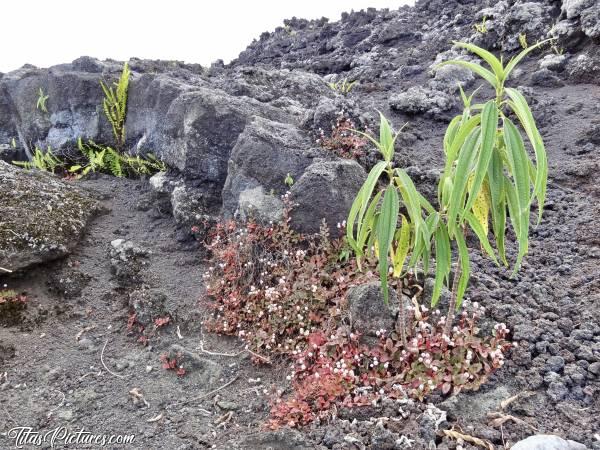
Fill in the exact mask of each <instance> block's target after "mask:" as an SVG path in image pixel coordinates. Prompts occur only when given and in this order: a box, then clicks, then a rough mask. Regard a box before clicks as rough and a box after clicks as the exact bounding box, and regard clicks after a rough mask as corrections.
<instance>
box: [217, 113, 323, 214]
mask: <svg viewBox="0 0 600 450" xmlns="http://www.w3.org/2000/svg"><path fill="white" fill-rule="evenodd" d="M319 155H320V153H319V151H317V150H311V146H310V142H309V140H308V139H307V137H306V136H305V135H304V134H303V133H301V132H300V130H299V129H298V128H297V127H295V126H293V125H289V124H282V123H278V122H273V121H271V120H267V119H263V118H261V117H255V118H254V119H253V120H252V122H251V123H249V124H248V125H247V126H246V128H245V129H244V131H243V133H241V134H240V136H239V138H238V139H237V141H236V143H235V146H234V148H233V150H232V152H231V159H230V160H229V167H228V170H227V179H226V181H225V186H224V188H223V194H222V199H223V213H224V215H225V216H226V217H232V216H235V215H236V213H237V214H238V215H239V214H242V215H244V214H245V213H244V211H240V210H239V202H240V196H241V194H242V192H246V193H245V194H244V199H243V201H244V209H245V210H246V211H249V210H250V209H252V208H256V209H257V210H260V209H261V205H262V206H265V205H269V204H271V205H274V204H275V203H277V202H275V203H274V202H271V201H266V199H265V195H271V194H272V195H280V194H281V193H284V192H285V191H286V190H287V189H288V187H287V186H286V184H285V183H284V181H285V178H286V176H287V174H288V173H289V174H290V176H291V177H292V178H293V179H294V180H298V179H299V178H300V177H301V176H302V174H303V173H304V171H305V169H306V168H307V167H308V166H309V165H310V164H311V163H312V161H313V159H314V158H315V157H316V156H319ZM257 187H260V189H259V190H258V191H252V190H253V189H255V188H257ZM248 191H249V192H248ZM261 191H262V194H261V195H256V194H258V192H261ZM253 201H257V202H259V203H260V205H259V204H258V203H256V204H253V203H252V202H253ZM278 208H279V206H278ZM273 214H274V215H278V214H279V213H278V212H273ZM262 215H266V216H270V215H272V214H271V213H268V211H263V213H262Z"/></svg>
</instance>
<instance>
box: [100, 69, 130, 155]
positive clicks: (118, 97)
mask: <svg viewBox="0 0 600 450" xmlns="http://www.w3.org/2000/svg"><path fill="white" fill-rule="evenodd" d="M130 77H131V70H130V69H129V66H128V64H127V63H125V64H124V65H123V71H122V72H121V76H120V77H119V81H118V82H117V83H113V86H108V85H106V84H105V83H104V82H103V81H100V86H101V87H102V91H103V92H104V99H103V100H102V109H103V110H104V115H105V116H106V118H107V119H108V121H109V122H110V124H111V126H112V130H113V135H114V137H115V141H116V143H117V148H118V149H121V148H122V147H123V145H125V118H126V116H127V92H128V91H129V78H130Z"/></svg>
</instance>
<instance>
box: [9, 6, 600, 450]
mask: <svg viewBox="0 0 600 450" xmlns="http://www.w3.org/2000/svg"><path fill="white" fill-rule="evenodd" d="M482 23H483V24H485V29H486V32H484V33H481V32H477V31H476V30H475V27H474V25H475V24H482ZM520 33H524V34H525V36H526V38H527V40H528V42H529V43H532V42H534V41H535V40H537V39H542V38H545V37H549V36H557V37H558V38H559V40H558V42H557V44H556V46H555V48H554V49H551V48H549V47H547V48H545V49H544V50H543V51H538V52H534V53H533V54H532V55H531V56H530V57H529V58H528V59H527V61H526V62H525V63H524V64H523V65H522V68H521V70H520V71H518V72H517V73H515V76H514V77H513V78H512V79H511V80H510V81H509V83H510V84H511V85H513V86H521V87H522V89H523V90H524V92H525V93H526V95H527V97H528V100H529V101H530V103H531V105H532V109H533V110H534V113H535V116H536V119H537V120H538V123H539V124H540V130H541V133H542V135H543V136H544V138H545V142H546V148H547V151H548V159H549V164H550V175H549V177H550V180H549V186H548V199H549V201H548V205H547V209H546V211H545V212H544V217H543V221H542V223H541V224H540V225H539V226H538V227H537V228H534V229H533V230H532V238H531V244H530V247H531V248H530V253H529V255H528V256H527V258H526V261H525V263H524V265H523V269H522V271H521V272H520V273H519V275H518V276H516V277H515V278H513V279H509V274H508V273H506V272H505V271H503V270H500V269H497V268H496V267H494V266H493V265H491V264H490V263H489V262H487V261H485V260H483V259H480V258H478V257H477V255H474V259H473V265H474V275H473V279H472V283H471V286H470V288H469V291H468V297H469V298H470V300H472V301H478V302H479V303H481V304H483V305H484V306H485V307H486V310H487V317H486V320H487V321H488V323H489V326H490V327H491V326H492V324H493V323H495V322H504V323H506V324H507V325H508V326H509V328H511V330H512V334H511V338H512V340H513V341H515V342H516V343H518V346H517V347H516V348H515V349H514V350H513V351H512V353H511V355H510V358H509V360H508V361H507V364H506V365H505V367H504V368H503V369H502V370H501V371H499V372H498V373H496V374H495V375H494V376H493V378H492V379H491V380H490V381H489V382H488V383H487V384H485V385H484V386H483V388H482V389H481V390H480V391H478V392H473V393H463V394H460V395H458V396H456V397H451V398H441V397H439V398H437V397H436V398H431V399H429V401H428V403H427V404H418V403H411V402H407V403H402V404H395V403H391V402H390V403H384V404H383V405H378V406H377V407H375V408H363V409H357V410H353V411H344V410H340V411H338V418H337V419H336V420H335V421H333V422H332V423H323V424H315V425H314V426H312V427H310V428H309V429H305V430H300V431H292V430H280V431H277V432H267V431H266V430H263V429H261V426H262V424H263V423H264V421H265V419H266V418H267V416H268V412H269V400H270V394H271V393H272V392H274V391H275V390H277V389H286V388H287V386H288V384H287V381H286V375H287V366H286V364H285V362H277V361H275V362H273V364H272V365H271V366H263V367H258V366H256V365H253V364H252V363H251V361H250V358H249V355H248V353H247V352H245V351H244V350H243V348H242V347H241V345H240V344H239V343H238V342H236V341H235V340H230V339H224V338H219V337H216V336H213V335H209V334H207V333H202V328H201V325H200V323H201V320H202V318H203V317H204V316H205V315H206V314H209V311H208V310H207V309H206V305H205V304H204V303H198V302H199V300H200V299H201V298H202V297H203V288H204V287H203V283H202V276H201V274H202V273H203V272H204V270H205V267H204V264H205V262H204V259H205V254H204V252H203V250H202V248H201V246H200V245H199V244H198V242H197V241H195V240H194V239H192V237H191V235H190V228H191V226H192V225H202V224H203V223H205V222H212V221H213V220H215V219H216V218H217V217H219V216H226V217H232V216H236V217H240V218H244V217H247V216H249V215H254V216H255V217H258V218H259V219H262V220H274V219H277V218H278V217H281V212H282V208H283V205H282V204H281V202H280V201H279V198H278V195H277V194H280V193H282V192H283V191H285V189H286V186H285V185H284V183H283V180H284V179H285V177H286V175H287V174H290V175H291V176H292V177H293V179H294V180H295V181H296V182H295V183H294V186H293V187H292V189H291V191H292V192H291V195H292V197H293V198H295V199H296V201H297V202H298V203H299V206H298V207H297V208H296V209H295V211H294V212H293V216H292V217H293V223H294V226H295V227H296V228H297V229H300V230H302V231H314V230H315V226H317V227H318V223H319V219H321V218H323V217H324V218H326V219H327V220H328V223H330V224H335V223H337V222H339V221H341V220H343V219H344V218H345V215H346V211H347V209H348V206H349V202H350V201H351V200H352V195H351V194H350V193H351V192H353V190H356V189H357V188H358V186H360V183H361V182H362V177H363V176H364V173H365V170H368V169H369V168H370V166H371V165H372V164H373V161H374V160H375V159H374V154H373V153H367V154H366V155H365V156H364V157H362V158H360V159H359V160H358V161H354V160H347V159H341V158H339V157H337V156H336V155H334V154H332V153H331V152H328V151H327V150H326V149H324V148H321V147H320V146H319V145H318V144H317V143H316V142H315V141H316V139H317V138H318V137H319V136H320V130H321V129H322V130H323V131H324V133H326V134H327V133H328V132H329V130H330V129H331V126H332V125H333V124H334V123H335V121H336V119H337V118H338V116H339V113H340V111H344V113H345V114H347V115H348V116H349V117H351V118H352V119H354V120H355V121H356V123H357V124H359V125H361V126H370V127H373V126H374V123H375V118H376V111H375V110H376V109H379V110H381V111H383V112H384V113H385V114H386V115H387V116H388V117H389V118H390V119H391V120H392V122H393V123H394V124H395V125H396V126H399V125H401V124H403V123H404V122H406V121H408V122H409V125H408V126H407V127H406V128H405V133H403V135H402V136H401V137H400V138H399V142H398V146H397V160H398V162H399V163H400V164H402V165H403V166H404V167H407V170H408V172H409V173H410V175H411V176H412V177H413V178H414V179H415V180H416V181H417V183H418V185H419V188H420V189H422V190H423V191H424V192H425V193H426V194H429V195H430V196H431V195H433V193H434V192H435V191H434V189H435V184H436V182H437V177H438V174H439V168H440V167H441V164H442V150H441V145H440V142H441V139H442V136H443V133H444V130H445V127H446V125H447V123H448V122H449V120H450V119H451V118H452V117H453V115H454V114H456V113H457V111H458V103H459V99H458V96H457V91H456V89H457V88H456V83H457V82H461V83H462V84H463V86H464V87H465V89H466V90H468V91H472V90H473V89H474V88H476V87H477V86H479V84H480V82H479V80H475V78H473V77H472V76H471V75H470V74H469V73H467V72H465V71H462V70H456V69H452V70H449V69H444V70H436V69H434V67H433V64H434V62H440V61H443V60H446V59H450V58H453V57H456V56H457V55H459V54H461V53H460V52H459V51H458V50H456V49H452V48H451V41H452V40H453V39H463V40H469V41H471V42H475V43H477V44H478V45H483V46H486V47H487V48H489V49H490V50H492V51H496V52H498V51H502V52H504V53H506V54H507V55H511V54H512V53H514V52H515V51H516V50H518V47H519V40H518V36H519V34H520ZM599 39H600V5H599V4H598V2H596V1H593V0H591V1H590V0H587V1H585V0H584V1H570V0H564V1H562V2H561V1H539V2H523V1H520V0H517V1H513V0H510V1H501V2H485V1H472V2H469V1H461V2H456V1H449V2H445V1H443V2H442V1H435V0H429V1H419V2H418V3H417V6H416V7H415V8H407V7H406V8H401V9H400V10H397V11H375V10H368V11H363V12H356V13H351V14H346V15H344V16H343V17H342V20H341V21H340V22H328V21H326V20H317V21H304V20H300V19H294V20H290V21H288V22H286V24H285V26H284V27H281V28H279V29H277V30H276V31H274V32H272V33H264V34H263V35H262V36H261V37H260V39H259V40H257V41H255V42H254V43H252V44H251V45H250V46H249V47H248V49H247V50H246V51H245V52H243V53H242V54H241V55H240V57H239V58H238V59H237V60H236V61H234V62H233V63H232V64H231V65H228V66H224V65H222V64H220V63H216V64H214V65H213V66H212V67H210V68H208V69H205V68H201V67H199V66H194V65H184V64H181V63H176V62H157V61H142V60H132V61H131V62H130V66H131V68H132V70H133V78H132V82H131V90H130V95H129V110H128V116H127V130H128V136H127V143H128V146H129V147H130V148H132V149H133V151H134V152H135V151H140V152H144V151H152V152H154V153H156V154H157V155H159V156H160V157H162V158H163V159H164V160H165V162H166V163H167V164H168V165H169V166H170V170H169V172H168V173H167V174H166V175H164V176H159V177H155V178H153V179H152V180H151V183H149V182H148V181H147V180H137V181H135V180H120V179H115V178H112V177H108V176H98V177H93V178H92V179H87V180H83V181H77V182H74V181H71V182H69V184H70V185H75V186H76V187H77V188H78V189H76V190H74V189H73V188H72V187H64V186H63V187H62V188H61V187H60V186H59V185H60V183H59V182H58V181H56V180H54V179H52V181H48V180H46V181H44V179H43V178H44V177H42V179H41V180H40V179H38V178H39V177H38V176H37V175H35V176H33V177H34V178H35V180H34V179H33V178H30V179H28V180H27V181H23V180H24V179H25V178H21V175H14V174H15V173H16V172H15V171H14V170H13V169H8V168H6V165H3V164H1V162H0V180H2V181H3V182H2V184H1V185H0V202H1V203H0V213H1V215H0V237H2V241H0V267H5V268H14V269H18V268H22V269H23V270H22V271H19V272H17V273H14V274H7V273H4V272H3V271H0V288H2V286H3V285H4V284H6V285H7V287H8V288H9V289H13V290H15V291H17V292H25V293H26V294H27V298H28V301H27V308H26V309H25V310H24V311H23V312H19V314H18V315H17V318H18V320H13V319H14V316H13V315H11V316H10V320H5V319H7V318H8V317H9V316H3V317H0V399H1V400H2V401H1V402H0V408H1V409H0V412H1V413H2V414H0V431H2V432H4V431H5V430H8V429H10V428H11V427H13V426H17V425H28V426H33V427H34V428H36V429H42V430H50V429H52V428H55V427H56V426H59V425H69V426H71V427H82V426H83V427H85V428H87V429H89V430H92V431H93V432H96V433H108V434H116V433H135V434H136V436H137V440H136V444H135V445H134V446H133V447H132V448H181V449H184V448H190V449H191V448H223V449H228V448H240V449H247V448H257V449H258V448H269V447H270V448H280V449H304V448H336V449H342V448H344V449H345V448H348V449H353V448H374V449H380V448H381V449H387V448H409V446H408V445H409V443H411V442H412V448H432V447H430V445H431V442H433V445H436V446H437V448H441V449H443V448H455V447H456V440H454V439H450V438H449V437H447V436H445V435H444V434H443V431H442V430H444V429H445V430H450V429H454V430H455V431H461V432H464V433H465V434H468V435H473V436H477V437H479V438H481V439H486V440H488V441H490V442H492V443H493V444H494V445H495V446H496V447H497V448H498V447H499V448H505V446H506V447H508V446H509V445H510V444H513V443H515V442H516V441H518V440H520V439H522V438H525V437H527V436H529V435H533V434H540V433H551V434H557V435H559V436H561V437H563V438H567V439H572V440H574V441H577V442H580V443H583V445H585V446H587V448H600V420H599V419H598V417H600V284H599V282H598V279H600V272H599V269H598V258H599V257H600V234H599V233H598V230H597V225H596V224H597V221H598V220H600V202H599V201H598V198H599V196H600V189H599V187H598V186H599V185H598V183H597V180H596V179H595V173H596V172H597V170H598V167H599V163H600V157H599V156H598V155H599V153H598V151H599V149H600V123H599V122H598V115H599V114H600V85H599V84H598V80H599V79H600V52H599V50H598V49H599V48H600V45H599V44H600V41H599ZM120 67H121V64H120V63H116V62H112V61H105V62H100V61H97V60H94V59H92V58H87V57H84V58H80V59H78V60H76V61H74V62H73V63H71V64H65V65H61V66H55V67H53V68H50V69H37V68H34V67H24V68H22V69H20V70H18V71H15V72H11V73H9V74H2V75H0V91H1V92H2V95H0V157H1V158H2V159H5V160H7V161H10V160H12V159H15V158H24V157H25V156H26V155H27V154H28V153H31V151H32V148H33V147H34V146H35V145H39V146H41V147H43V148H46V146H47V145H51V146H52V147H53V148H54V149H57V151H58V152H64V153H68V152H70V151H73V148H74V142H75V140H76V139H77V138H78V137H80V136H83V137H84V138H89V139H94V140H97V141H99V142H107V141H109V140H110V125H109V124H108V123H106V122H105V121H104V117H103V116H102V114H101V111H100V109H99V104H100V102H101V96H102V92H101V90H100V89H99V85H98V80H99V79H102V78H110V77H111V76H115V74H117V73H118V71H119V70H120ZM344 78H348V79H349V80H358V83H357V85H356V86H355V87H354V88H353V90H352V91H351V92H350V93H349V94H347V95H342V94H341V93H339V92H334V91H333V90H332V89H330V88H329V87H328V86H327V84H326V81H337V80H341V79H344ZM40 86H43V87H44V90H45V92H47V93H48V95H49V99H48V111H49V112H48V113H47V114H46V113H43V112H41V111H39V110H36V108H35V103H36V96H37V92H38V88H39V87H40ZM485 94H486V92H485V90H482V95H485ZM15 176H16V177H18V178H15ZM28 176H29V175H28ZM15 180H16V181H15ZM22 183H25V184H26V185H27V186H30V188H29V189H28V188H27V187H23V186H24V185H23V184H22ZM35 183H41V185H39V186H38V185H37V184H35ZM342 183H343V186H344V189H339V186H340V185H341V184H342ZM33 186H36V188H35V189H34V187H33ZM38 187H39V189H38ZM46 189H47V190H46ZM35 192H41V194H38V195H32V194H33V193H35ZM46 194H47V196H46V197H44V195H46ZM73 196H75V197H77V198H80V200H81V202H82V204H83V205H84V206H85V207H84V208H81V209H77V208H73V207H72V204H71V203H70V202H71V200H72V198H73ZM15 198H21V199H22V201H20V202H15ZM315 199H318V200H319V201H315ZM21 205H22V206H21ZM48 206H50V207H51V208H50V209H49V208H48ZM56 206H58V208H59V211H61V212H63V214H62V216H61V215H55V214H54V212H55V210H53V209H52V208H53V207H56ZM44 208H45V209H44ZM65 216H67V217H65ZM18 218H21V219H23V218H25V219H32V218H35V220H25V221H22V222H18V221H17V219H18ZM57 220H58V221H59V222H60V223H62V224H63V225H64V226H65V227H72V228H70V229H72V232H71V231H70V229H69V230H68V231H65V230H64V229H61V230H60V231H61V232H60V233H59V234H53V233H50V232H48V231H47V230H46V231H45V232H44V228H43V227H42V228H41V230H42V231H43V232H44V233H45V234H46V235H49V236H50V237H51V238H53V239H54V244H56V245H54V246H53V245H49V246H45V245H42V246H41V247H38V246H36V245H33V244H35V242H33V243H32V241H28V244H27V245H25V246H23V247H20V248H17V247H16V245H17V244H19V242H16V241H15V239H14V238H15V235H14V232H16V233H17V234H18V235H19V236H21V235H22V234H23V231H24V230H30V229H31V228H27V227H31V226H32V224H33V225H35V224H38V225H39V224H42V223H44V224H45V223H46V221H57ZM86 224H87V226H86ZM9 229H10V230H13V232H8V231H6V230H9ZM57 229H58V228H57ZM15 230H16V231H15ZM83 230H85V232H83ZM38 231H39V230H38ZM203 231H204V229H201V230H200V231H199V232H197V233H196V237H198V238H201V237H202V232H203ZM82 233H83V234H82ZM80 236H82V237H81V239H80V240H79V241H78V239H79V237H80ZM36 238H37V237H36ZM43 242H44V244H46V243H47V242H46V241H43ZM48 242H50V241H48ZM21 244H22V243H21ZM30 244H31V245H30ZM474 253H475V252H474ZM65 255H66V257H65ZM58 257H62V259H56V258H58ZM34 263H42V264H38V265H33V266H32V264H34ZM132 312H135V313H136V314H137V318H138V320H139V321H141V322H143V324H144V325H145V326H146V328H147V329H152V330H153V331H152V333H151V337H150V339H149V342H148V343H147V345H146V346H144V345H143V343H140V342H137V340H138V335H137V334H136V329H135V327H133V328H132V329H128V320H129V319H130V313H132ZM156 316H160V317H167V316H168V317H170V319H169V323H168V324H166V325H165V326H160V327H158V326H157V325H156V324H154V323H152V318H154V317H156ZM177 353H183V354H184V356H185V360H187V361H189V364H188V365H186V374H185V376H183V377H178V376H177V374H176V373H175V371H171V370H169V371H167V370H164V369H163V368H162V367H161V365H162V363H161V361H160V357H161V355H162V354H168V355H172V354H177ZM221 388H222V389H221ZM515 395H518V397H517V398H516V399H514V400H513V401H511V402H510V403H509V404H508V405H505V406H504V407H503V406H501V402H502V401H505V400H507V399H509V398H512V397H514V396H515ZM498 414H500V415H498ZM499 418H500V419H499ZM494 419H496V420H495V421H494ZM452 427H454V428H452ZM4 439H6V437H5V436H2V435H0V442H2V447H7V448H8V444H7V443H6V441H4ZM409 440H410V441H409ZM469 445H471V444H468V443H467V444H465V445H464V446H463V447H464V448H469ZM545 445H546V447H545V448H549V447H548V446H549V445H550V444H548V443H546V444H545ZM563 445H565V444H563ZM515 448H517V447H515ZM522 448H533V447H522ZM542 448H544V447H542ZM560 448H578V447H564V446H563V447H560Z"/></svg>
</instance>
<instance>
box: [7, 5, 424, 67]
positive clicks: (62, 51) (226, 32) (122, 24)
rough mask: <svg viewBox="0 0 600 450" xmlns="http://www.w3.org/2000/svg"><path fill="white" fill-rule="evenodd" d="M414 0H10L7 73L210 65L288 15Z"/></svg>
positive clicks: (334, 14)
mask: <svg viewBox="0 0 600 450" xmlns="http://www.w3.org/2000/svg"><path fill="white" fill-rule="evenodd" d="M403 4H414V1H412V0H300V1H297V0H294V1H285V0H279V1H277V0H271V1H265V0H253V1H242V0H235V1H233V0H216V1H214V0H213V1H206V2H205V1H198V0H166V1H165V0H163V1H156V0H102V1H98V2H97V1H90V0H87V1H86V0H3V1H2V2H1V3H0V15H1V16H2V36H3V40H4V44H3V46H2V50H1V51H0V72H7V71H10V70H14V69H16V68H18V67H21V66H22V65H23V64H25V63H30V64H35V65H36V66H40V67H48V66H50V65H53V64H58V63H64V62H70V61H72V60H73V59H75V58H77V57H79V56H82V55H88V56H94V57H97V58H100V59H104V58H113V59H118V60H126V59H128V58H130V57H132V56H137V57H140V58H150V59H168V60H173V59H177V60H183V61H186V62H197V63H201V64H203V65H209V64H210V63H211V62H213V61H215V60H217V59H219V58H220V59H223V60H225V61H226V62H228V61H229V60H231V59H232V58H235V57H236V56H237V55H238V54H239V53H240V52H241V51H242V50H243V49H244V48H245V47H246V46H247V45H248V44H249V43H250V42H252V39H254V38H258V37H259V36H260V33H262V32H263V31H272V30H273V29H274V28H275V27H277V26H280V25H282V24H283V19H286V18H291V17H293V16H296V17H301V18H308V19H310V18H319V17H322V16H325V17H328V18H329V19H330V20H331V21H335V20H338V19H339V17H340V14H341V13H342V12H343V11H349V10H351V9H354V10H360V9H363V8H367V7H376V8H390V9H397V8H398V7H399V6H401V5H403Z"/></svg>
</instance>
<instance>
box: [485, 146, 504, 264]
mask: <svg viewBox="0 0 600 450" xmlns="http://www.w3.org/2000/svg"><path fill="white" fill-rule="evenodd" d="M502 170H503V165H502V157H501V156H500V150H499V149H495V150H494V152H493V153H492V160H491V161H490V165H489V167H488V182H489V185H490V197H491V200H492V204H491V208H490V210H491V213H492V228H493V230H494V236H495V238H496V247H497V248H498V254H499V255H500V259H501V260H502V262H503V263H504V265H508V263H507V261H506V250H505V248H504V236H505V229H506V200H505V195H506V193H505V191H504V175H503V173H502Z"/></svg>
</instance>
